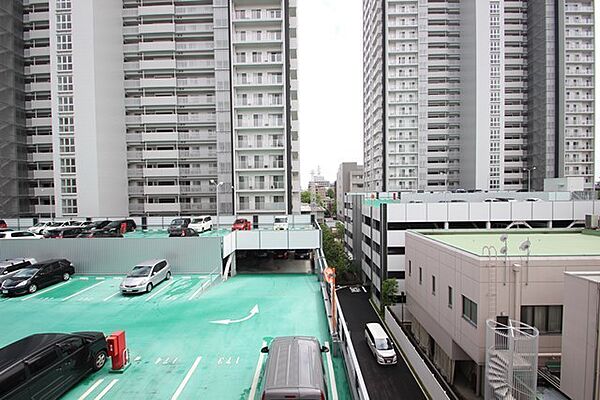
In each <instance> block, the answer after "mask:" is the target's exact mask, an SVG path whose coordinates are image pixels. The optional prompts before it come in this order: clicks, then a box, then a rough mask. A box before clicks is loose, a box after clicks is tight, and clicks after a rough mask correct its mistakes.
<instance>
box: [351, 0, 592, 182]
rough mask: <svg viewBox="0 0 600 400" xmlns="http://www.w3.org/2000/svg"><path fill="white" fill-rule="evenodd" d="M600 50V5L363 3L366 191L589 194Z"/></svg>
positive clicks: (560, 0)
mask: <svg viewBox="0 0 600 400" xmlns="http://www.w3.org/2000/svg"><path fill="white" fill-rule="evenodd" d="M594 43H595V40H594V1H593V0H540V1H529V2H527V1H522V0H464V1H441V2H438V1H430V2H422V1H418V0H386V1H381V0H364V1H363V77H364V78H363V80H364V83H363V99H364V100H363V102H364V107H363V109H364V116H363V118H364V120H363V121H364V166H365V188H366V190H367V191H372V192H386V191H416V190H428V191H429V190H436V191H445V190H448V189H451V190H453V189H457V188H463V189H482V190H520V189H528V186H529V184H531V188H532V190H542V189H543V180H544V178H560V177H570V176H581V177H583V178H584V180H585V187H586V189H588V190H589V189H592V188H593V183H594V176H595V175H594V154H595V153H594V134H595V125H594V116H595V114H594V108H595V99H594V66H595V54H594ZM529 177H530V178H529ZM529 179H531V182H529Z"/></svg>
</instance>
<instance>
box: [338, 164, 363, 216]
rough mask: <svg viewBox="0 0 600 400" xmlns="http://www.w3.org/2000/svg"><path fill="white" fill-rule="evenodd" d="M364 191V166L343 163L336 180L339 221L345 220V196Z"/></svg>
mask: <svg viewBox="0 0 600 400" xmlns="http://www.w3.org/2000/svg"><path fill="white" fill-rule="evenodd" d="M363 190H364V179H363V166H362V165H358V164H357V163H355V162H344V163H341V164H340V166H339V167H338V172H337V178H336V180H335V200H336V205H337V209H336V215H337V218H338V220H341V221H343V220H344V207H343V206H344V194H346V193H361V192H362V191H363Z"/></svg>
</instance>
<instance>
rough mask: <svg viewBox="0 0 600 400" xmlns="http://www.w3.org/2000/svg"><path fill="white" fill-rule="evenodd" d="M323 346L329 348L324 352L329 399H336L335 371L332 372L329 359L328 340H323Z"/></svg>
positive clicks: (331, 364)
mask: <svg viewBox="0 0 600 400" xmlns="http://www.w3.org/2000/svg"><path fill="white" fill-rule="evenodd" d="M325 346H326V347H327V348H328V349H329V350H330V351H328V352H327V353H325V354H326V355H325V356H326V357H327V368H328V369H329V387H330V388H331V400H338V393H337V385H336V383H335V373H334V372H333V362H332V361H331V347H329V342H325Z"/></svg>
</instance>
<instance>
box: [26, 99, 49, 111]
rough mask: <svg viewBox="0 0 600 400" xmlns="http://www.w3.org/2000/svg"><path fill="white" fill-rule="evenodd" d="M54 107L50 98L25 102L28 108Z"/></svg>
mask: <svg viewBox="0 0 600 400" xmlns="http://www.w3.org/2000/svg"><path fill="white" fill-rule="evenodd" d="M50 108H52V102H51V101H50V100H31V101H26V102H25V109H26V110H40V109H50Z"/></svg>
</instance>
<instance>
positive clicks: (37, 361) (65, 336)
mask: <svg viewBox="0 0 600 400" xmlns="http://www.w3.org/2000/svg"><path fill="white" fill-rule="evenodd" d="M106 361H107V346H106V338H105V336H104V334H103V333H102V332H76V333H72V334H69V333H37V334H35V335H31V336H28V337H25V338H23V339H20V340H18V341H16V342H14V343H11V344H9V345H8V346H5V347H3V348H1V349H0V398H1V399H3V400H25V399H43V400H54V399H58V398H60V397H61V396H62V395H63V394H65V393H66V392H67V391H68V390H70V389H71V388H73V387H74V386H75V385H77V384H78V383H79V381H81V380H82V379H83V378H85V377H86V376H88V375H89V374H90V373H92V372H96V371H99V370H101V369H102V368H103V367H104V365H105V364H106Z"/></svg>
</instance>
